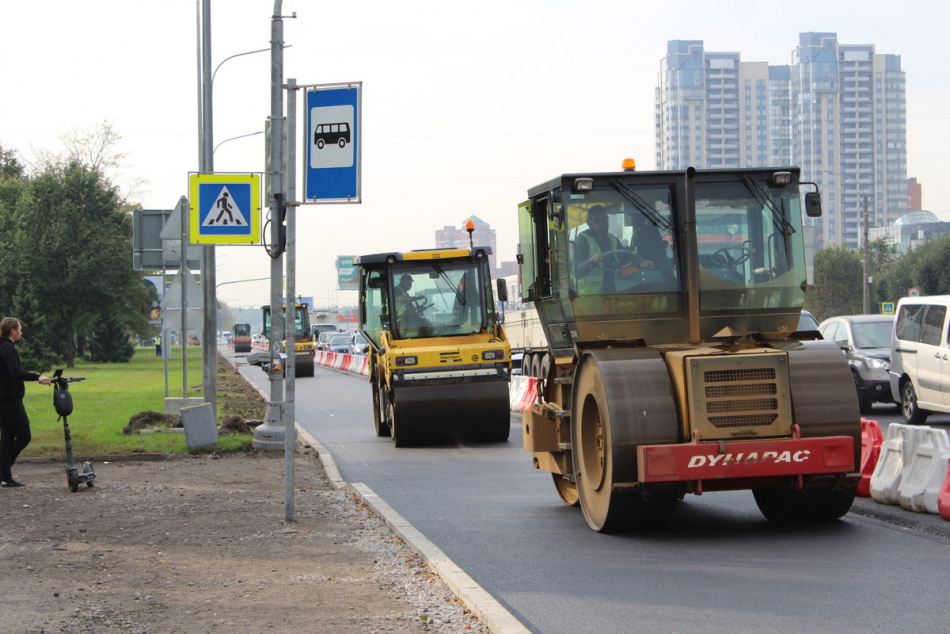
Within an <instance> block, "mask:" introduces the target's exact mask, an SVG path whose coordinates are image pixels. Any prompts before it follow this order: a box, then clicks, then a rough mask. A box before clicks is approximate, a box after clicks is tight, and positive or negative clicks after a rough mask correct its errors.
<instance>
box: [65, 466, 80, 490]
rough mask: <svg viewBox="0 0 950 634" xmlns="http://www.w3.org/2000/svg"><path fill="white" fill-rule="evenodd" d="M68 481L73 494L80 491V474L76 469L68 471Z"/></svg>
mask: <svg viewBox="0 0 950 634" xmlns="http://www.w3.org/2000/svg"><path fill="white" fill-rule="evenodd" d="M66 481H67V482H68V483H69V490H70V491H72V492H73V493H76V492H77V491H79V474H77V473H76V470H75V468H73V469H69V468H67V469H66Z"/></svg>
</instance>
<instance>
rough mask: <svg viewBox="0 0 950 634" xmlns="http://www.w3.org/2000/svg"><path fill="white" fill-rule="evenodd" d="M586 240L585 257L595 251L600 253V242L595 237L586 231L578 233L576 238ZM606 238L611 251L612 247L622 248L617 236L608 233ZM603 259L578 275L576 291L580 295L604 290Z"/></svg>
mask: <svg viewBox="0 0 950 634" xmlns="http://www.w3.org/2000/svg"><path fill="white" fill-rule="evenodd" d="M582 236H583V238H584V239H585V240H586V241H587V244H588V246H589V248H588V250H587V254H588V255H587V257H591V256H592V255H594V254H595V253H600V252H601V249H600V243H599V242H597V240H596V239H595V238H593V237H592V236H590V235H589V234H588V233H587V232H586V231H584V232H583V233H581V234H580V235H578V238H580V237H582ZM607 240H608V241H609V242H610V243H611V249H610V250H611V251H612V250H613V249H622V248H623V244H621V242H620V240H618V239H617V236H615V235H613V234H611V233H608V234H607ZM605 272H606V271H605V267H604V261H603V260H601V261H600V262H597V263H595V264H594V266H592V267H591V269H590V270H589V271H588V272H587V274H586V275H584V276H580V277H578V278H577V292H578V294H580V295H597V294H599V293H603V292H604V274H605Z"/></svg>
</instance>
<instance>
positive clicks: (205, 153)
mask: <svg viewBox="0 0 950 634" xmlns="http://www.w3.org/2000/svg"><path fill="white" fill-rule="evenodd" d="M201 40H202V44H201V120H202V125H201V154H200V158H201V165H200V166H199V171H200V172H201V173H202V174H212V173H214V120H213V114H212V113H213V109H212V103H213V102H212V92H211V88H212V84H211V79H212V75H211V0H201ZM192 202H195V201H192ZM216 268H217V263H216V261H215V253H214V246H213V245H206V246H204V247H203V248H202V253H201V290H202V297H203V299H204V302H203V303H204V324H203V327H202V334H201V342H202V345H201V377H202V379H201V386H202V391H203V392H204V400H205V402H206V403H210V404H211V415H212V418H213V419H214V420H217V418H218V398H217V393H218V311H217V297H216V292H215V290H216V289H215V286H216V282H217V271H216Z"/></svg>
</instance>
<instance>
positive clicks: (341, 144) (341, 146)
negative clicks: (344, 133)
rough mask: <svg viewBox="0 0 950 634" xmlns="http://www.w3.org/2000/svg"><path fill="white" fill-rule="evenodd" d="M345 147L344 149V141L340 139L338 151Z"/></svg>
mask: <svg viewBox="0 0 950 634" xmlns="http://www.w3.org/2000/svg"><path fill="white" fill-rule="evenodd" d="M345 147H346V139H340V149H341V150H342V149H343V148H345Z"/></svg>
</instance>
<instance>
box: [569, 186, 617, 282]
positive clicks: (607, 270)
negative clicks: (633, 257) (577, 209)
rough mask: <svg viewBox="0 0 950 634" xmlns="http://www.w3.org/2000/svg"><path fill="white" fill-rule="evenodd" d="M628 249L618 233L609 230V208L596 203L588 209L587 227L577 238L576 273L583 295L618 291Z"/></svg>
mask: <svg viewBox="0 0 950 634" xmlns="http://www.w3.org/2000/svg"><path fill="white" fill-rule="evenodd" d="M615 251H628V250H627V249H625V248H624V246H623V243H621V242H620V239H619V238H617V236H615V235H612V234H611V233H610V232H608V231H607V210H606V209H604V207H603V206H602V205H594V206H593V207H591V208H590V209H589V210H588V211H587V229H586V230H585V231H583V232H581V233H580V234H579V235H578V236H577V239H576V240H575V241H574V262H575V265H574V275H575V277H576V279H577V292H578V293H579V294H580V295H596V294H599V293H613V292H615V291H616V275H617V270H618V268H619V264H620V261H621V260H622V259H623V258H624V255H625V254H624V253H612V252H615Z"/></svg>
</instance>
